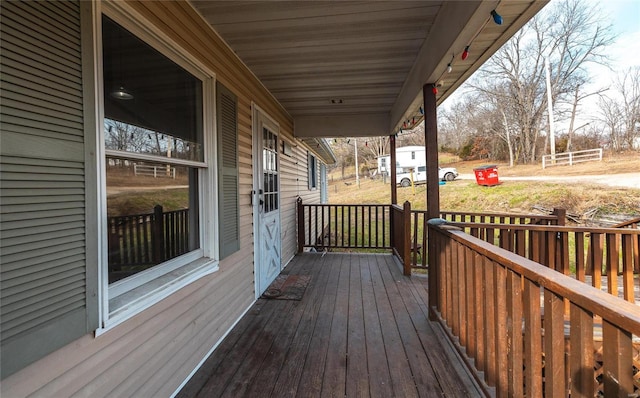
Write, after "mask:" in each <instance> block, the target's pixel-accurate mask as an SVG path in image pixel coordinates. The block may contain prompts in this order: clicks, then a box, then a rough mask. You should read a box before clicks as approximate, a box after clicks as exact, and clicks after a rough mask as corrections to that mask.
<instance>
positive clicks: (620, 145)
mask: <svg viewBox="0 0 640 398" xmlns="http://www.w3.org/2000/svg"><path fill="white" fill-rule="evenodd" d="M612 89H613V90H611V91H610V92H609V93H608V94H607V95H601V96H600V99H599V101H598V106H599V115H598V117H597V119H598V121H599V122H600V123H602V124H604V126H605V129H606V130H607V133H608V136H609V145H610V146H611V149H613V150H615V151H619V150H622V149H634V148H635V147H636V146H637V144H636V140H638V139H640V67H637V66H635V67H631V68H629V69H628V70H626V71H624V72H622V73H619V74H618V76H617V78H616V81H615V82H614V84H613V86H612ZM634 144H635V145H634Z"/></svg>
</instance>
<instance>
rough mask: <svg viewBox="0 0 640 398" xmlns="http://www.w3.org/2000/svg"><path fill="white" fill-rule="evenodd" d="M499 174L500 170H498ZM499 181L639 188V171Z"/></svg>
mask: <svg viewBox="0 0 640 398" xmlns="http://www.w3.org/2000/svg"><path fill="white" fill-rule="evenodd" d="M498 175H500V172H498ZM458 179H460V180H474V181H475V179H476V178H475V176H474V175H473V174H460V175H459V176H458ZM499 180H500V181H545V182H580V181H584V182H589V183H595V184H601V185H608V186H611V187H623V188H635V189H640V173H624V174H609V175H606V174H600V175H580V176H520V177H502V176H500V177H499Z"/></svg>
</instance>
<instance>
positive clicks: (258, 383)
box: [246, 256, 328, 397]
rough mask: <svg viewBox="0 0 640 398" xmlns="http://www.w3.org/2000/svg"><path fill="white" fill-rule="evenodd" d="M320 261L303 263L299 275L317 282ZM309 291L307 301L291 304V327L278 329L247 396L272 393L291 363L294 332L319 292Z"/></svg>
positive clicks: (311, 311)
mask: <svg viewBox="0 0 640 398" xmlns="http://www.w3.org/2000/svg"><path fill="white" fill-rule="evenodd" d="M320 259H321V258H320V257H319V256H315V257H313V258H312V260H311V261H307V262H305V266H304V267H301V271H300V275H310V276H311V279H312V280H319V278H320V270H321V269H322V268H323V267H321V266H320V265H319V262H320ZM325 271H326V270H325ZM325 274H327V275H328V273H327V272H325ZM316 283H317V282H316ZM325 283H326V282H325ZM309 290H310V291H309V293H308V294H309V295H310V297H309V299H308V300H304V301H301V302H293V304H294V306H293V309H292V311H291V314H290V318H289V319H287V322H286V323H287V324H290V325H292V326H293V327H283V328H280V330H279V331H278V333H277V336H276V338H275V339H274V341H273V344H272V345H271V349H270V350H269V352H268V354H267V356H266V357H265V358H264V361H263V362H262V364H261V365H260V369H259V370H258V372H257V374H256V376H255V378H254V379H253V381H252V383H251V385H250V386H249V388H248V389H247V392H246V395H247V396H253V397H257V396H260V395H261V394H263V393H265V392H272V391H273V389H274V388H275V384H276V381H277V379H278V375H279V374H280V373H281V372H282V371H283V366H284V365H285V364H286V363H288V362H291V361H290V360H289V361H286V359H287V358H288V357H289V356H290V355H291V356H293V355H294V354H293V353H290V352H289V351H290V350H291V348H292V347H294V345H293V338H294V337H295V334H296V331H297V330H299V328H300V327H301V325H300V322H301V321H302V319H303V316H304V314H305V313H313V312H314V311H313V308H311V307H312V306H313V303H314V302H315V301H316V300H315V299H316V298H317V297H316V296H317V292H318V291H320V289H313V288H311V289H309ZM307 340H308V339H307ZM305 354H306V352H305ZM285 372H286V371H285ZM285 374H286V373H285ZM275 396H281V395H275Z"/></svg>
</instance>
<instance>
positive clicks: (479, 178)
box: [473, 164, 500, 187]
mask: <svg viewBox="0 0 640 398" xmlns="http://www.w3.org/2000/svg"><path fill="white" fill-rule="evenodd" d="M473 172H474V173H475V174H476V182H477V183H478V185H484V186H487V187H491V186H494V185H498V184H500V181H498V166H496V165H495V164H490V165H486V166H480V167H476V168H475V169H473Z"/></svg>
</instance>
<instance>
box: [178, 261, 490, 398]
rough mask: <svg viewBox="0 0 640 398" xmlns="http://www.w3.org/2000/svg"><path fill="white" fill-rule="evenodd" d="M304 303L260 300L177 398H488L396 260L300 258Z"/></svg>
mask: <svg viewBox="0 0 640 398" xmlns="http://www.w3.org/2000/svg"><path fill="white" fill-rule="evenodd" d="M283 273H285V274H288V275H308V276H310V282H309V285H308V287H307V288H306V291H305V292H304V295H303V297H302V300H300V301H296V300H278V299H265V298H261V299H259V300H258V301H257V302H256V303H255V304H254V306H253V307H252V308H251V309H250V310H249V312H248V313H247V314H246V315H245V316H244V317H243V318H242V319H241V320H240V321H239V322H238V324H237V325H236V326H235V327H234V328H233V330H232V331H231V332H230V333H229V335H227V337H226V338H225V339H224V341H223V342H222V343H221V344H220V345H219V346H218V348H217V349H216V350H215V352H214V353H213V354H212V355H211V357H209V359H208V360H207V361H206V362H205V363H204V364H203V366H202V367H201V368H200V370H199V371H198V372H197V373H196V374H195V375H194V376H193V377H192V378H191V380H190V381H189V382H188V383H187V384H186V386H185V387H184V388H183V389H182V390H181V392H180V393H179V394H178V397H182V398H187V397H219V396H220V397H223V396H228V397H241V396H246V397H257V396H260V397H269V396H271V397H296V396H297V397H315V396H340V397H344V396H346V397H356V396H371V397H432V396H440V397H464V396H469V397H475V396H481V395H483V393H482V391H481V390H480V389H479V387H478V386H477V385H476V384H475V381H474V378H473V377H472V375H471V374H470V373H468V371H467V370H466V368H465V366H464V365H463V363H462V361H461V360H460V358H459V356H458V355H457V353H456V352H455V351H454V349H453V347H452V346H451V345H450V343H449V342H448V340H446V338H445V335H444V333H443V330H442V328H441V327H440V325H439V324H438V323H435V322H431V321H429V320H428V309H427V303H428V292H427V278H426V277H425V276H413V277H407V276H404V275H403V274H402V269H401V265H400V262H399V261H398V260H397V258H395V257H394V256H392V255H390V254H366V253H302V254H298V255H297V256H296V257H295V258H294V259H293V261H292V262H291V263H290V264H289V265H288V266H287V268H286V269H285V270H284V272H283Z"/></svg>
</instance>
